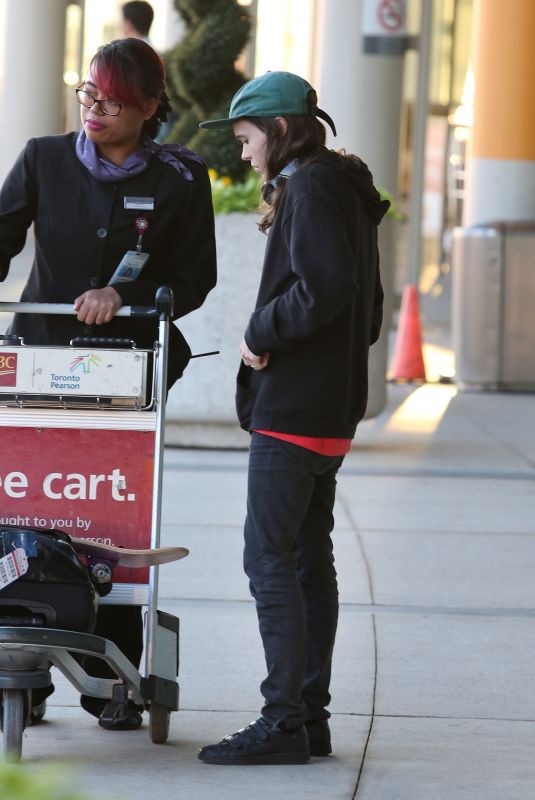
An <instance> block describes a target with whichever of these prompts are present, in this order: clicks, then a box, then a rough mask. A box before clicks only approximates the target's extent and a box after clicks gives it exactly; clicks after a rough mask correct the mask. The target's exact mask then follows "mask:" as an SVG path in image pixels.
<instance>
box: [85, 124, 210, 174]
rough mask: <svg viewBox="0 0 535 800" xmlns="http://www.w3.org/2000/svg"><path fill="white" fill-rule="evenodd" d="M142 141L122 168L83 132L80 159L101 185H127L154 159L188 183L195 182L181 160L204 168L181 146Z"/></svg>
mask: <svg viewBox="0 0 535 800" xmlns="http://www.w3.org/2000/svg"><path fill="white" fill-rule="evenodd" d="M141 141H142V144H143V147H142V148H141V149H140V150H136V152H135V153H132V154H131V155H129V156H128V158H127V159H126V160H125V161H123V163H122V164H114V163H113V161H110V160H109V159H107V158H105V157H104V156H100V155H99V154H98V152H97V148H96V147H95V144H94V142H92V141H91V140H90V139H88V138H87V136H86V135H85V131H84V130H81V131H80V133H79V135H78V139H77V140H76V155H77V156H78V158H79V159H80V161H81V162H82V164H83V165H84V167H86V169H88V170H89V172H90V173H91V175H93V177H94V178H96V179H97V181H104V182H109V183H117V182H119V181H125V180H127V178H132V177H133V176H134V175H139V174H140V173H141V172H145V170H146V169H147V167H148V166H149V161H150V160H151V158H152V156H153V155H155V156H158V158H159V159H160V160H161V161H164V162H165V163H166V164H169V166H171V167H173V169H176V170H177V172H178V173H179V174H180V175H181V176H182V177H183V178H184V179H185V180H187V181H192V180H194V178H193V175H192V174H191V172H190V171H189V169H188V168H187V166H186V165H185V164H184V162H183V161H181V159H180V156H186V157H187V158H189V159H191V160H192V161H196V162H197V163H198V164H204V161H203V160H202V158H201V157H200V156H198V155H197V153H194V152H193V150H189V149H188V148H187V147H184V146H183V145H181V144H157V143H156V142H155V141H153V139H151V138H150V136H146V135H144V136H143V138H142V140H141Z"/></svg>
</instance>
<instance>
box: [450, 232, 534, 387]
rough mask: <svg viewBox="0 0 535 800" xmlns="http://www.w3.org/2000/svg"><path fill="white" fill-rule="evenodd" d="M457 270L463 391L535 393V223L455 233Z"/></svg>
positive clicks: (455, 306)
mask: <svg viewBox="0 0 535 800" xmlns="http://www.w3.org/2000/svg"><path fill="white" fill-rule="evenodd" d="M452 269H453V276H452V336H453V349H454V353H455V365H456V366H455V373H456V382H457V384H458V385H459V387H460V388H474V389H493V390H510V391H533V390H535V313H534V304H535V221H534V222H504V223H499V222H498V223H490V224H488V225H484V226H483V225H481V226H477V227H471V228H455V229H454V231H453V247H452Z"/></svg>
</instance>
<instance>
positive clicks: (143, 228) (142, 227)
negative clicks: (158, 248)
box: [134, 214, 150, 236]
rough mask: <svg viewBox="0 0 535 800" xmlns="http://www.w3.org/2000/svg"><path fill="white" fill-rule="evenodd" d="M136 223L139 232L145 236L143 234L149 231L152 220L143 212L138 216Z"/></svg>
mask: <svg viewBox="0 0 535 800" xmlns="http://www.w3.org/2000/svg"><path fill="white" fill-rule="evenodd" d="M134 225H135V226H136V230H137V232H138V234H139V235H140V236H143V234H144V233H146V232H147V230H148V228H149V225H150V222H149V220H148V218H147V217H146V216H145V215H144V214H141V215H140V216H139V217H137V218H136V221H135V222H134Z"/></svg>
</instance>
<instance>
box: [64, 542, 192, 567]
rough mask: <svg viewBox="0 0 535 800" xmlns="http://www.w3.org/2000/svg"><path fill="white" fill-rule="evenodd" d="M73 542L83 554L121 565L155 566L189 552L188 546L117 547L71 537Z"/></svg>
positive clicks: (182, 556)
mask: <svg viewBox="0 0 535 800" xmlns="http://www.w3.org/2000/svg"><path fill="white" fill-rule="evenodd" d="M71 544H72V546H73V547H74V549H75V550H76V552H77V553H79V554H80V555H82V556H90V557H91V558H101V559H102V560H103V561H111V562H112V563H113V564H114V565H118V566H121V567H131V568H136V567H155V566H158V565H159V564H168V563H169V562H171V561H178V560H179V559H181V558H185V557H186V556H187V555H188V554H189V550H188V549H187V548H186V547H157V548H155V549H154V550H130V549H129V548H127V547H115V545H112V544H102V543H100V542H92V541H90V540H89V539H77V538H75V537H74V536H72V537H71Z"/></svg>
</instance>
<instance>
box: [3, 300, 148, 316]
mask: <svg viewBox="0 0 535 800" xmlns="http://www.w3.org/2000/svg"><path fill="white" fill-rule="evenodd" d="M3 311H5V312H12V313H14V314H63V315H65V316H76V314H77V312H76V311H75V310H74V308H73V306H72V305H71V304H70V303H8V302H0V312H3ZM115 316H116V317H156V316H157V312H156V309H155V308H154V307H152V306H121V308H120V309H119V310H118V311H116V312H115Z"/></svg>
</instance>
